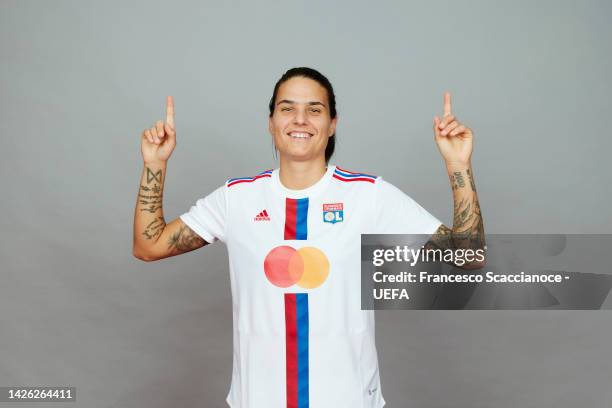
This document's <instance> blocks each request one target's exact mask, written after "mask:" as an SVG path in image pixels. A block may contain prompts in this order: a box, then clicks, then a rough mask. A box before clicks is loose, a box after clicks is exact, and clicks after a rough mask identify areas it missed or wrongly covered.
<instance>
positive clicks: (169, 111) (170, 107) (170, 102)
mask: <svg viewBox="0 0 612 408" xmlns="http://www.w3.org/2000/svg"><path fill="white" fill-rule="evenodd" d="M166 123H167V124H169V125H170V126H172V127H173V128H174V99H173V98H172V96H167V97H166Z"/></svg>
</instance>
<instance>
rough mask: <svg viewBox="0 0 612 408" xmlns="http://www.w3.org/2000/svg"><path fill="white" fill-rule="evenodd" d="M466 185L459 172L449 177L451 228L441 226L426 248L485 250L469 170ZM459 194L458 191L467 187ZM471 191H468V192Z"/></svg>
mask: <svg viewBox="0 0 612 408" xmlns="http://www.w3.org/2000/svg"><path fill="white" fill-rule="evenodd" d="M466 176H467V183H466V180H465V177H464V175H463V174H462V172H460V171H455V172H453V173H452V175H451V186H452V189H453V192H454V193H455V194H460V195H459V196H457V195H455V200H458V201H459V202H456V201H455V205H454V208H453V213H454V215H453V228H452V229H450V228H448V227H447V226H445V225H441V226H440V227H439V228H438V230H437V231H436V232H435V233H434V234H433V235H432V237H431V239H430V240H429V241H428V242H427V244H426V245H425V247H426V248H434V249H438V248H439V249H452V250H455V249H473V250H476V249H480V248H485V246H486V243H485V233H484V224H483V221H482V214H481V212H480V203H479V202H478V196H477V195H476V186H475V184H474V178H473V176H472V172H471V171H470V169H467V171H466ZM467 186H469V187H468V188H467V190H463V191H462V192H461V193H459V192H458V191H457V190H458V189H463V188H465V187H467ZM470 189H471V190H472V191H469V190H470Z"/></svg>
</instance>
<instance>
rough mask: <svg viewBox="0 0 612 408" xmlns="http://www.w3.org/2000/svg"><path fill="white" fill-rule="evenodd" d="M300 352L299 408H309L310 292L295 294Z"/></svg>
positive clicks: (298, 350)
mask: <svg viewBox="0 0 612 408" xmlns="http://www.w3.org/2000/svg"><path fill="white" fill-rule="evenodd" d="M295 306H296V310H295V320H296V323H297V346H298V347H297V348H298V349H297V352H298V408H308V293H296V295H295Z"/></svg>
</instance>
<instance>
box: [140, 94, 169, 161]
mask: <svg viewBox="0 0 612 408" xmlns="http://www.w3.org/2000/svg"><path fill="white" fill-rule="evenodd" d="M175 146H176V131H175V129H174V100H173V99H172V97H171V96H168V97H166V122H165V123H164V122H162V121H161V120H158V121H157V122H155V126H153V127H151V128H149V129H145V130H144V131H143V132H142V137H141V143H140V148H141V150H142V158H143V160H144V161H145V163H160V162H162V163H165V162H166V161H167V160H168V159H169V158H170V155H171V154H172V151H173V150H174V147H175Z"/></svg>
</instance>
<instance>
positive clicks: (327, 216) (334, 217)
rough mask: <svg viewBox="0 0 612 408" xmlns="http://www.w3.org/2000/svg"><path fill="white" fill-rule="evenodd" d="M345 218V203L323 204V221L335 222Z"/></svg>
mask: <svg viewBox="0 0 612 408" xmlns="http://www.w3.org/2000/svg"><path fill="white" fill-rule="evenodd" d="M343 220H344V205H343V204H342V203H331V204H323V222H329V223H331V224H335V223H337V222H342V221H343Z"/></svg>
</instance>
